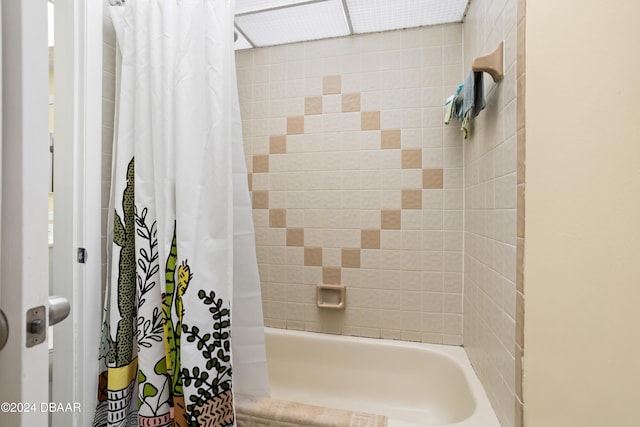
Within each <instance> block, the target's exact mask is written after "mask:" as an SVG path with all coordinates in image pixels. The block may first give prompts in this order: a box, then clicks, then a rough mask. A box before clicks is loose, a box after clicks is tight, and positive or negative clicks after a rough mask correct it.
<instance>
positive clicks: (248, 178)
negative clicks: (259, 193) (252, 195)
mask: <svg viewBox="0 0 640 427" xmlns="http://www.w3.org/2000/svg"><path fill="white" fill-rule="evenodd" d="M247 184H248V186H249V191H253V174H252V173H251V172H249V173H248V174H247Z"/></svg>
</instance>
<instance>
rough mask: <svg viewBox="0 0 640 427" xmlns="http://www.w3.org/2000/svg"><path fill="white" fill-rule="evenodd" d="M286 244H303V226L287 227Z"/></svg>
mask: <svg viewBox="0 0 640 427" xmlns="http://www.w3.org/2000/svg"><path fill="white" fill-rule="evenodd" d="M287 246H304V228H287Z"/></svg>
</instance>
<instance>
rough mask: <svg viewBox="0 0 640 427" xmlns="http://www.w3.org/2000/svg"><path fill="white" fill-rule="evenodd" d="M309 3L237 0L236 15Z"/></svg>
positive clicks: (283, 0) (302, 1)
mask: <svg viewBox="0 0 640 427" xmlns="http://www.w3.org/2000/svg"><path fill="white" fill-rule="evenodd" d="M308 1H309V0H236V15H239V14H243V13H247V12H257V11H259V10H265V9H273V8H276V7H286V6H291V5H295V4H299V3H307V2H308Z"/></svg>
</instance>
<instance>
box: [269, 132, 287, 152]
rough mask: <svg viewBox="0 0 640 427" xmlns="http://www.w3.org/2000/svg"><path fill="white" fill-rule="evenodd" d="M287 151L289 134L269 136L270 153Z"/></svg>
mask: <svg viewBox="0 0 640 427" xmlns="http://www.w3.org/2000/svg"><path fill="white" fill-rule="evenodd" d="M286 152H287V136H286V135H274V136H270V137H269V153H270V154H285V153H286Z"/></svg>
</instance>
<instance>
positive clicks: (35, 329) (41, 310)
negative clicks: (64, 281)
mask: <svg viewBox="0 0 640 427" xmlns="http://www.w3.org/2000/svg"><path fill="white" fill-rule="evenodd" d="M47 306H48V307H49V319H48V320H49V324H48V325H47V324H46V319H45V307H44V306H43V305H41V306H39V307H34V308H32V309H29V310H27V347H33V346H34V345H39V344H42V343H43V342H46V340H47V328H46V327H47V326H53V325H55V324H56V323H60V322H61V321H63V320H64V319H66V318H67V316H68V315H69V312H70V311H71V305H70V304H69V300H68V299H66V298H64V297H58V296H50V297H49V298H48V300H47Z"/></svg>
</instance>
